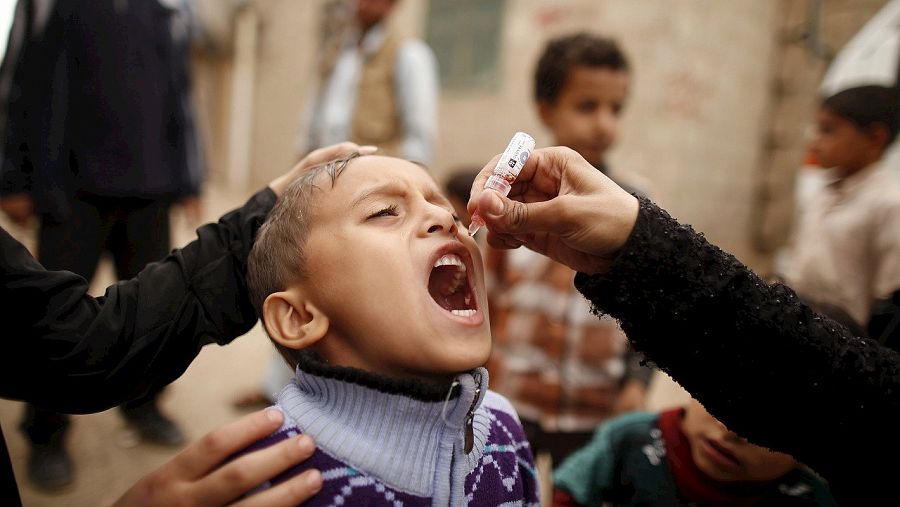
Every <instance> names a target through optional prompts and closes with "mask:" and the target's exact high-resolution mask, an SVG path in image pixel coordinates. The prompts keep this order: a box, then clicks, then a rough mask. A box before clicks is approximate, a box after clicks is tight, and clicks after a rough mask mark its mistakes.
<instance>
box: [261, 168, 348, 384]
mask: <svg viewBox="0 0 900 507" xmlns="http://www.w3.org/2000/svg"><path fill="white" fill-rule="evenodd" d="M358 156H359V153H354V154H352V155H350V156H349V157H347V158H342V159H338V160H333V161H331V162H328V163H326V164H322V165H319V166H316V167H313V168H312V169H310V170H309V171H308V172H307V173H306V174H304V175H303V176H301V177H300V178H298V179H297V181H295V182H293V183H291V185H290V186H289V187H288V188H287V190H286V191H285V192H284V195H282V196H281V197H280V198H279V199H278V201H277V202H276V203H275V206H274V207H273V208H272V211H271V212H270V213H269V216H268V218H266V221H265V222H264V223H263V225H262V226H261V227H260V228H259V232H258V233H257V235H256V239H255V241H254V242H253V248H252V249H251V250H250V255H249V257H248V259H247V287H248V290H249V292H250V302H251V303H252V304H253V307H254V308H255V309H256V314H257V315H259V317H260V319H263V314H262V310H263V303H265V301H266V298H267V297H269V295H270V294H274V293H275V292H279V291H283V290H286V289H287V288H288V287H289V286H290V285H291V284H294V283H296V282H298V281H301V280H303V278H304V277H305V274H306V271H305V262H306V258H305V253H304V252H305V246H306V240H307V238H308V237H309V232H310V230H311V229H312V223H311V219H310V213H311V211H312V206H311V204H312V201H313V199H312V194H313V192H314V191H316V190H318V189H319V187H318V186H317V185H316V181H317V180H318V179H319V177H320V176H321V175H322V174H325V175H327V176H328V177H329V178H330V181H331V184H332V185H334V182H335V180H336V179H337V178H338V176H340V175H341V173H342V172H343V171H344V169H346V167H347V164H349V163H350V161H351V160H353V159H354V158H356V157H358ZM263 322H265V321H264V320H263ZM272 343H273V344H274V345H275V348H276V349H278V352H279V353H280V354H281V356H282V357H284V359H285V360H286V361H287V362H288V364H290V365H291V367H292V368H295V367H296V366H297V361H298V356H299V355H300V354H301V353H302V352H303V351H298V350H294V349H289V348H287V347H283V346H282V345H281V344H279V343H277V342H275V341H274V340H273V342H272Z"/></svg>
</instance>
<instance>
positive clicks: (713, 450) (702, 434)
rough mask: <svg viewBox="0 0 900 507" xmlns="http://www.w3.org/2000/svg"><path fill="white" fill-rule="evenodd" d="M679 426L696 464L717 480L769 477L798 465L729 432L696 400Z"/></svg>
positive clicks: (753, 479) (786, 457) (765, 478)
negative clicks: (688, 443)
mask: <svg viewBox="0 0 900 507" xmlns="http://www.w3.org/2000/svg"><path fill="white" fill-rule="evenodd" d="M681 428H682V431H684V434H685V435H686V436H687V439H688V441H689V442H690V445H691V455H692V456H693V458H694V462H695V463H696V464H697V467H698V468H700V470H701V471H703V472H704V473H705V474H706V475H708V476H709V477H711V478H713V479H715V480H717V481H729V482H731V481H771V480H774V479H777V478H778V477H781V476H782V475H784V474H786V473H788V472H789V471H791V470H793V469H794V468H795V467H796V466H797V461H796V460H794V458H792V457H791V456H789V455H787V454H783V453H780V452H774V451H770V450H768V449H766V448H764V447H760V446H758V445H753V444H751V443H750V442H747V441H746V440H744V439H743V438H741V437H739V436H738V435H737V434H735V433H732V432H731V431H729V430H728V428H726V427H725V425H724V424H722V423H721V422H719V420H718V419H716V418H714V417H713V416H712V415H710V413H709V412H707V411H706V409H705V408H703V406H702V405H700V403H699V402H698V401H697V400H691V403H690V405H688V408H687V411H686V412H685V414H684V419H683V420H682V423H681Z"/></svg>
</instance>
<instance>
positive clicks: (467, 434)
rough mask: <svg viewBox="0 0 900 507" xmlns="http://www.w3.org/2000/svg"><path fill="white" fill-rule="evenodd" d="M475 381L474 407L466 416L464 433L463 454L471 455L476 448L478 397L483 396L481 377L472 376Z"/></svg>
mask: <svg viewBox="0 0 900 507" xmlns="http://www.w3.org/2000/svg"><path fill="white" fill-rule="evenodd" d="M472 378H473V379H475V397H474V398H472V405H471V406H470V407H469V412H468V413H467V414H466V426H465V430H464V433H463V452H464V453H466V454H469V453H470V452H472V448H473V447H475V409H476V408H477V407H478V397H479V396H481V375H480V374H476V375H473V376H472Z"/></svg>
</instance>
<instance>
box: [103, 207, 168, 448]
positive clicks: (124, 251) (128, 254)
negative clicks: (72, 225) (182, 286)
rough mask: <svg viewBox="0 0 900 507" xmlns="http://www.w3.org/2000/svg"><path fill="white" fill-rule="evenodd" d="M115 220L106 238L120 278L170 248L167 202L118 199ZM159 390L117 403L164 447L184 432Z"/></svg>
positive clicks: (136, 425)
mask: <svg viewBox="0 0 900 507" xmlns="http://www.w3.org/2000/svg"><path fill="white" fill-rule="evenodd" d="M116 201H117V202H116V204H115V209H116V215H117V216H116V220H115V222H114V223H113V226H112V228H111V230H110V234H109V237H108V239H107V244H106V246H107V249H108V250H109V251H110V252H111V253H112V255H113V260H114V261H115V268H116V276H117V277H118V278H119V280H127V279H129V278H134V277H135V276H137V274H138V273H139V272H140V271H141V269H143V268H144V266H146V265H147V264H149V263H151V262H155V261H158V260H160V259H162V258H163V257H165V256H166V255H168V254H169V251H170V250H171V242H170V230H169V203H168V202H165V201H149V200H143V199H117V200H116ZM160 392H161V389H160V390H157V391H154V392H150V393H148V394H147V395H145V396H143V397H141V398H138V399H135V400H131V401H127V402H125V403H123V404H122V405H121V406H119V409H120V410H121V412H122V416H123V417H124V418H125V420H126V421H128V423H129V424H130V425H131V426H132V427H134V428H135V429H136V430H137V431H138V433H140V435H141V438H142V439H143V440H145V441H148V442H152V443H155V444H160V445H166V446H178V445H181V444H183V443H184V442H185V437H184V433H182V431H181V429H180V428H179V427H178V426H177V425H176V424H175V422H174V421H172V420H171V419H169V418H168V417H167V416H165V415H164V414H163V413H162V412H161V411H160V410H159V395H160Z"/></svg>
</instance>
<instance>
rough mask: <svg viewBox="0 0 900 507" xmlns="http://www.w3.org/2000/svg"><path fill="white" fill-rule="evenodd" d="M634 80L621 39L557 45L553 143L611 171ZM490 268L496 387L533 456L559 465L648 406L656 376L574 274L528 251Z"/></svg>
mask: <svg viewBox="0 0 900 507" xmlns="http://www.w3.org/2000/svg"><path fill="white" fill-rule="evenodd" d="M630 81H631V76H630V72H629V67H628V62H627V59H626V58H625V55H624V54H623V53H622V51H621V50H620V49H619V47H618V45H617V44H616V43H615V42H614V41H612V40H610V39H606V38H603V37H598V36H595V35H591V34H587V33H579V34H575V35H570V36H565V37H562V38H559V39H555V40H552V41H550V42H549V43H548V44H547V46H546V48H545V49H544V52H543V54H542V56H541V57H540V60H539V62H538V64H537V68H536V71H535V81H534V97H535V102H536V106H537V109H538V113H539V115H540V118H541V121H542V122H543V124H544V125H545V126H546V127H547V128H548V129H549V130H550V131H551V132H552V133H553V137H554V143H555V144H560V145H565V146H568V147H570V148H572V149H574V150H576V151H577V152H578V153H579V154H581V155H582V156H583V157H584V158H585V159H587V160H588V161H589V162H591V163H592V164H593V165H594V166H595V167H597V169H598V170H600V171H603V172H607V167H606V165H605V160H604V157H605V155H606V153H607V152H608V150H609V148H610V147H611V146H612V145H613V144H614V143H615V140H616V136H617V134H618V129H619V118H620V115H621V113H622V111H623V109H624V107H625V102H626V100H627V98H628V90H629V86H630ZM617 182H618V183H619V184H622V182H621V181H619V180H617ZM626 186H627V185H626ZM487 264H488V273H487V280H488V282H489V286H488V289H489V293H490V297H491V303H490V304H491V313H492V315H493V317H494V318H493V319H492V321H491V325H492V330H493V335H494V339H495V342H494V343H495V353H494V354H493V356H492V359H491V363H490V371H491V375H492V380H493V384H492V386H493V387H494V388H495V389H497V390H498V391H499V392H500V393H502V394H504V395H505V396H507V397H508V398H510V400H511V401H512V402H513V404H514V405H515V407H516V409H517V410H518V412H519V414H520V416H521V418H522V422H523V426H524V427H525V430H526V432H527V434H528V438H529V441H530V442H531V445H532V448H533V449H534V450H535V454H537V453H538V452H541V451H546V452H548V453H549V454H550V456H551V457H552V459H553V461H554V463H560V462H561V461H562V460H563V459H565V457H566V456H567V455H568V454H569V453H571V452H572V451H574V450H575V449H577V448H579V447H581V446H582V445H584V444H585V443H587V442H588V441H589V440H590V438H591V435H592V433H593V430H594V428H595V427H596V426H597V425H598V424H599V423H601V422H602V421H603V420H605V419H606V418H608V417H610V416H613V415H616V414H619V413H622V412H627V411H631V410H640V409H641V408H643V404H644V396H645V390H646V386H647V383H648V381H649V379H650V374H651V371H650V370H649V369H647V368H644V367H642V366H640V364H639V361H638V358H637V357H635V356H634V355H633V353H632V352H631V351H630V350H629V347H628V343H627V340H626V338H625V335H624V334H623V333H622V331H621V330H620V329H619V327H618V324H617V323H616V322H615V321H614V320H613V319H611V318H609V317H603V318H601V319H599V320H598V319H597V318H596V317H595V316H594V315H592V314H591V312H590V306H589V304H588V302H587V301H586V300H585V299H584V298H583V297H582V296H581V295H580V294H579V293H578V292H577V291H576V290H575V289H574V286H573V279H574V276H575V272H574V271H573V270H571V269H570V268H568V267H566V266H564V265H562V264H559V263H556V262H553V261H551V260H549V259H547V258H546V257H543V256H541V255H538V254H535V253H534V252H531V251H528V250H526V249H524V248H523V249H518V250H511V251H496V250H491V251H489V252H488V259H487Z"/></svg>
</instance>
